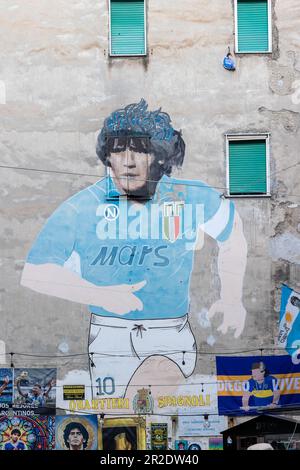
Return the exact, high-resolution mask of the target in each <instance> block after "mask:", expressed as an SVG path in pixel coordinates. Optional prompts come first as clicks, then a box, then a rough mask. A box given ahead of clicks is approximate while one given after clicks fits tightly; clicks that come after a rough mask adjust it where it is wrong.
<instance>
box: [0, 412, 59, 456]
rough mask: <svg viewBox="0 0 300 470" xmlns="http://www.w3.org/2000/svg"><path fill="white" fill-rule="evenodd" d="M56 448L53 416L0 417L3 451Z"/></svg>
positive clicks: (0, 441)
mask: <svg viewBox="0 0 300 470" xmlns="http://www.w3.org/2000/svg"><path fill="white" fill-rule="evenodd" d="M54 447H55V418H54V417H53V416H33V417H31V416H14V417H12V418H9V417H7V416H1V417H0V449H1V450H52V449H54Z"/></svg>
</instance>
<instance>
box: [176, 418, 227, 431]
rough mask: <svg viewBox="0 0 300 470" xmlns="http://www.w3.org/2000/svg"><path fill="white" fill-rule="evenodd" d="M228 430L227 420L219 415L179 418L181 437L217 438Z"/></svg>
mask: <svg viewBox="0 0 300 470" xmlns="http://www.w3.org/2000/svg"><path fill="white" fill-rule="evenodd" d="M225 429H227V418H226V417H225V416H218V415H216V414H215V415H205V416H180V417H178V435H179V436H217V435H218V434H220V433H221V432H222V431H224V430H225Z"/></svg>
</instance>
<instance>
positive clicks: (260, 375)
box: [252, 367, 265, 381]
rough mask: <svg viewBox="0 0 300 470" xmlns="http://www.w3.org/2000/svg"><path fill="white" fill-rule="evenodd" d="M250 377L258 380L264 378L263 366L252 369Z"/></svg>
mask: <svg viewBox="0 0 300 470" xmlns="http://www.w3.org/2000/svg"><path fill="white" fill-rule="evenodd" d="M252 377H253V379H254V380H257V381H260V380H263V379H264V378H265V370H264V369H263V367H260V368H259V369H253V370H252Z"/></svg>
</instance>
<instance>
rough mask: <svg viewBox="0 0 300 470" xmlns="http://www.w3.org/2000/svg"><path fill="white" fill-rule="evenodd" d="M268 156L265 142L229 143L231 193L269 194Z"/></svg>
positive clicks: (242, 141)
mask: <svg viewBox="0 0 300 470" xmlns="http://www.w3.org/2000/svg"><path fill="white" fill-rule="evenodd" d="M266 160H267V154H266V141H265V140H240V141H231V142H229V193H230V194H231V195H238V194H266V193H267V161H266Z"/></svg>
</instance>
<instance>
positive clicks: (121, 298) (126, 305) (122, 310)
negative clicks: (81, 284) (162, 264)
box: [96, 281, 146, 315]
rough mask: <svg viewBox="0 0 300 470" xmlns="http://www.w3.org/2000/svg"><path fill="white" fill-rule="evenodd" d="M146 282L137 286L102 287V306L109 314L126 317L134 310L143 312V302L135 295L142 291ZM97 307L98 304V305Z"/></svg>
mask: <svg viewBox="0 0 300 470" xmlns="http://www.w3.org/2000/svg"><path fill="white" fill-rule="evenodd" d="M145 284H146V281H141V282H138V283H137V284H131V285H130V284H120V285H116V286H107V287H100V288H99V289H100V293H101V299H100V306H101V307H102V308H104V309H105V310H107V311H108V312H112V313H116V314H118V315H125V314H126V313H129V312H131V311H134V310H138V311H141V310H143V307H144V304H143V302H142V301H141V300H140V299H139V298H138V297H137V296H136V295H134V292H138V291H139V290H141V289H142V288H143V287H144V286H145ZM96 305H97V304H96Z"/></svg>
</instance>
